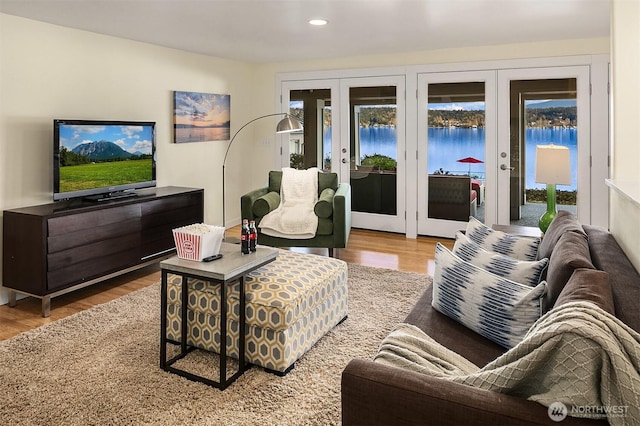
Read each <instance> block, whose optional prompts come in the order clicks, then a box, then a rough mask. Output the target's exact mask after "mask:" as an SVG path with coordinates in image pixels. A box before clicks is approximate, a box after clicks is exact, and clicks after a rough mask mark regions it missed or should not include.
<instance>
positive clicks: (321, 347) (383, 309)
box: [0, 265, 430, 425]
mask: <svg viewBox="0 0 640 426" xmlns="http://www.w3.org/2000/svg"><path fill="white" fill-rule="evenodd" d="M429 282H430V278H429V277H428V276H426V275H420V274H414V273H405V272H397V271H392V270H387V269H378V268H371V267H366V266H359V265H349V318H348V319H347V320H346V321H345V322H343V323H342V324H340V325H338V326H337V327H335V328H334V329H333V330H332V331H330V332H329V333H328V334H327V335H326V336H325V337H324V338H322V339H321V340H320V341H319V342H318V343H316V345H315V346H314V347H313V348H311V350H310V351H309V352H307V354H305V355H304V356H303V357H302V358H301V359H300V360H298V362H297V363H296V365H295V368H294V369H293V370H292V371H291V372H290V373H289V374H287V375H286V376H285V377H278V376H276V375H273V374H269V373H266V372H264V371H263V370H262V369H260V368H258V367H252V368H251V369H250V370H248V371H247V372H245V373H244V375H243V376H241V377H240V378H239V379H238V381H236V382H235V383H233V384H232V385H231V386H230V387H229V388H227V389H226V390H225V391H220V390H217V389H215V388H212V387H209V386H206V385H203V384H200V383H196V382H192V381H189V380H187V379H184V378H182V377H179V376H177V375H174V374H171V373H167V372H164V371H162V370H161V369H160V368H159V339H160V319H159V314H160V291H159V284H155V285H153V286H151V287H148V288H145V289H142V290H139V291H136V292H134V293H131V294H129V295H126V296H124V297H121V298H119V299H117V300H114V301H112V302H109V303H106V304H104V305H99V306H96V307H93V308H91V309H89V310H87V311H84V312H81V313H78V314H75V315H73V316H71V317H68V318H65V319H62V320H59V321H56V322H53V323H50V324H47V325H45V326H42V327H40V328H37V329H35V330H32V331H29V332H26V333H23V334H20V335H18V336H16V337H14V338H12V339H9V340H6V341H3V342H0V383H1V388H2V394H3V395H2V399H1V401H0V424H5V425H8V424H11V425H89V424H91V425H98V424H99V425H120V424H127V425H140V424H153V425H178V424H180V425H186V424H189V425H194V424H198V425H267V424H278V425H330V424H340V376H341V373H342V370H343V369H344V367H345V366H346V365H347V363H348V362H349V361H350V360H351V359H353V358H372V357H373V356H374V354H375V353H376V351H377V349H378V346H379V344H380V342H381V340H382V339H383V338H384V337H385V336H386V334H387V333H388V332H389V331H390V330H391V328H392V327H393V326H394V325H395V324H397V323H398V322H401V321H402V320H403V319H404V318H405V317H406V315H407V314H408V312H409V310H410V309H411V307H412V306H413V304H414V303H415V301H416V300H417V298H418V297H419V295H421V294H422V292H423V291H424V289H425V287H426V286H427V285H428V283H429Z"/></svg>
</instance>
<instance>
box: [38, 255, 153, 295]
mask: <svg viewBox="0 0 640 426" xmlns="http://www.w3.org/2000/svg"><path fill="white" fill-rule="evenodd" d="M138 252H139V248H138V247H129V249H128V250H124V251H118V252H116V253H113V254H110V255H104V256H101V257H100V258H99V259H98V258H93V259H89V260H85V261H83V262H79V263H73V264H70V265H69V266H67V267H63V268H60V269H56V270H54V271H49V272H47V292H53V291H56V290H61V289H64V288H66V287H71V286H73V285H76V284H80V283H82V282H85V281H89V280H92V279H94V278H98V277H101V276H104V275H107V274H110V273H113V272H116V271H119V270H122V269H125V268H128V267H130V266H134V265H136V264H138V263H139V262H140V259H139V257H138Z"/></svg>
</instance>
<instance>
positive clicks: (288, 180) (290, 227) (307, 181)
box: [260, 167, 319, 239]
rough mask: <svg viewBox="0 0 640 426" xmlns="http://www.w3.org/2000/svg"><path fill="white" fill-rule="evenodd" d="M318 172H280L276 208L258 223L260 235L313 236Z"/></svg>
mask: <svg viewBox="0 0 640 426" xmlns="http://www.w3.org/2000/svg"><path fill="white" fill-rule="evenodd" d="M318 171H319V170H318V168H316V167H312V168H310V169H307V170H296V169H292V168H290V167H285V168H283V169H282V183H281V185H280V205H279V206H278V207H276V209H274V210H273V211H271V212H269V213H267V214H266V215H265V216H264V217H263V218H262V220H261V221H260V231H261V232H262V233H263V234H266V235H271V236H272V237H280V238H291V239H308V238H313V237H314V236H315V235H316V230H317V229H318V216H316V214H315V212H314V211H313V208H314V207H315V205H316V202H317V201H318Z"/></svg>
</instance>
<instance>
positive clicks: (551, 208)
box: [538, 183, 558, 234]
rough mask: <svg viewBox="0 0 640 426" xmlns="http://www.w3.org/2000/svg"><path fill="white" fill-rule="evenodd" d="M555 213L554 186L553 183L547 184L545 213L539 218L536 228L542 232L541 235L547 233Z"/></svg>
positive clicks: (556, 211)
mask: <svg viewBox="0 0 640 426" xmlns="http://www.w3.org/2000/svg"><path fill="white" fill-rule="evenodd" d="M557 213H558V210H557V209H556V185H555V184H553V183H548V184H547V211H546V212H545V213H544V214H543V215H542V216H540V220H539V221H538V227H540V230H541V231H542V233H543V234H544V233H545V232H547V229H548V228H549V225H550V224H551V221H552V220H553V218H554V217H556V214H557Z"/></svg>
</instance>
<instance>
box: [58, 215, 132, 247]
mask: <svg viewBox="0 0 640 426" xmlns="http://www.w3.org/2000/svg"><path fill="white" fill-rule="evenodd" d="M139 233H140V219H139V218H135V219H130V220H126V221H124V222H115V223H109V224H105V225H100V226H96V227H92V228H84V229H80V230H77V231H73V232H68V233H66V234H58V235H55V236H50V237H49V238H47V247H48V252H49V253H57V252H60V251H63V250H68V249H70V248H73V247H83V246H86V245H87V244H91V243H94V242H97V241H104V240H108V239H112V238H116V237H126V236H127V235H139Z"/></svg>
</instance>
